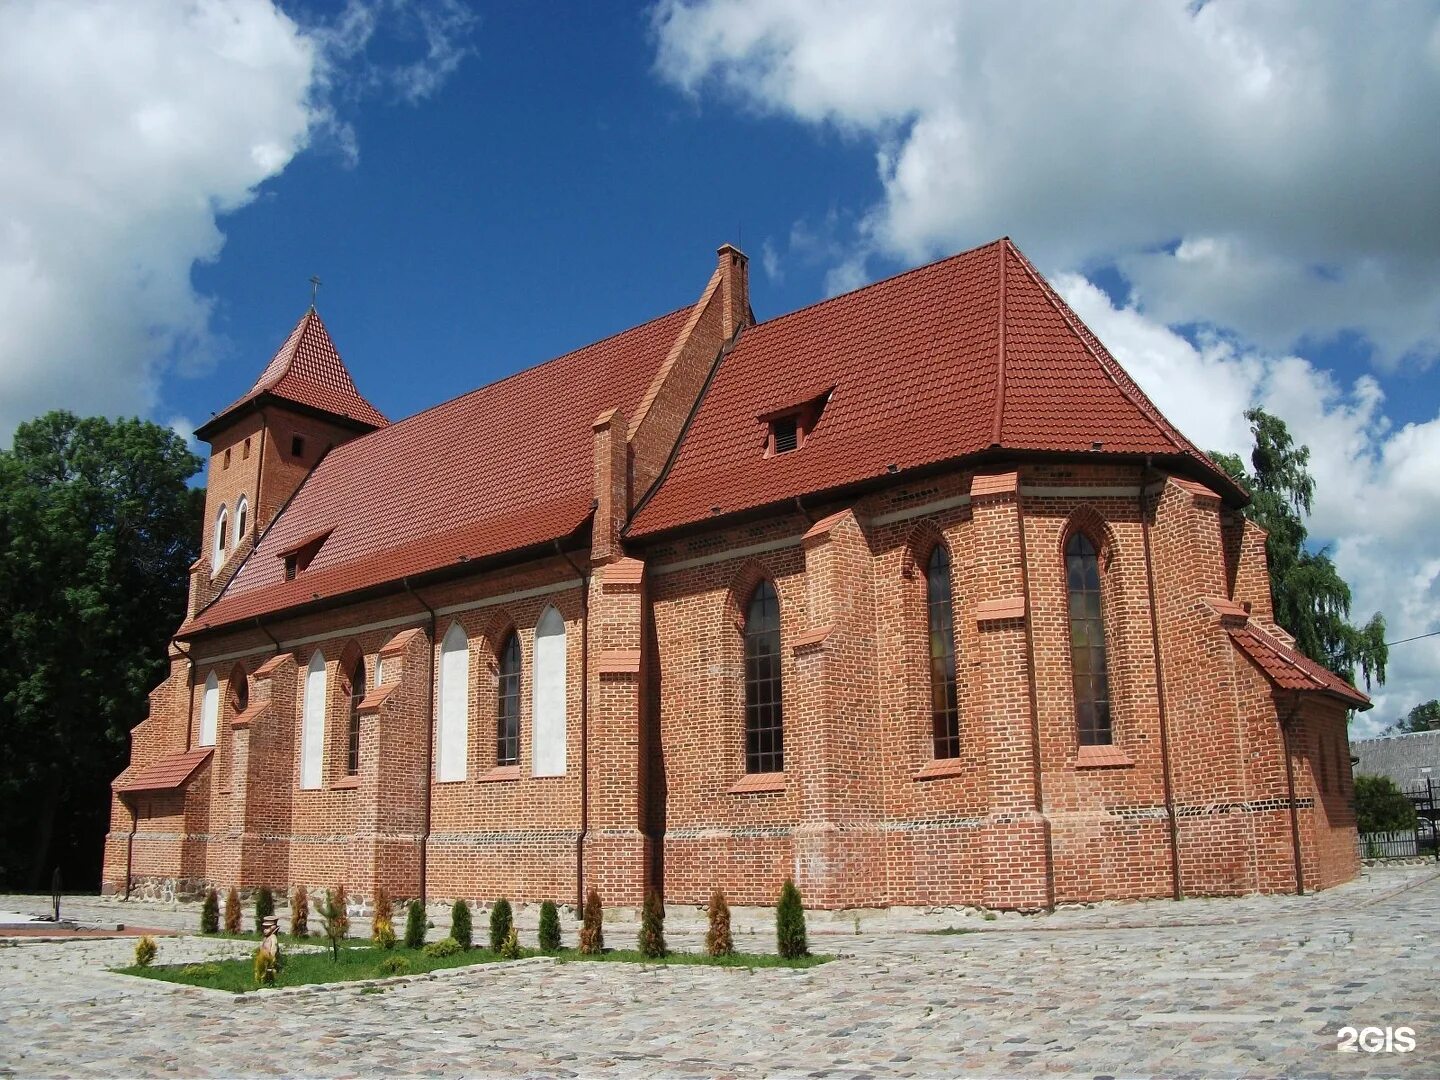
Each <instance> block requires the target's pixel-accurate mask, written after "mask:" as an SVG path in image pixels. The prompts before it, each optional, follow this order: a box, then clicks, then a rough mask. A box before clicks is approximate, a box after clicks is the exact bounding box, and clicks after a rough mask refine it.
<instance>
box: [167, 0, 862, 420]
mask: <svg viewBox="0 0 1440 1080" xmlns="http://www.w3.org/2000/svg"><path fill="white" fill-rule="evenodd" d="M561 11H563V12H564V14H563V16H562V15H561V14H560V12H561ZM617 11H618V12H621V13H620V14H618V15H617V14H615V12H617ZM471 40H472V48H473V52H472V53H471V54H470V55H469V56H467V57H466V59H465V61H464V62H463V63H462V64H461V66H460V68H459V69H458V70H457V71H456V73H455V75H454V76H453V77H452V78H451V79H450V80H449V81H447V83H446V84H445V86H444V87H443V89H441V90H440V91H439V92H438V93H437V94H436V95H435V96H434V97H433V98H432V99H430V100H427V101H426V102H424V103H422V104H420V105H418V106H415V105H409V104H405V103H403V102H398V101H394V100H390V101H386V100H378V101H373V102H366V103H365V105H364V106H363V107H362V108H360V109H358V110H357V111H356V112H355V113H354V114H353V117H352V123H353V124H354V126H355V129H356V135H357V137H358V144H359V160H358V163H357V164H355V165H354V166H353V167H352V166H350V165H348V164H347V162H346V161H345V159H344V157H343V156H342V155H341V154H340V153H339V152H338V150H336V149H335V148H331V149H330V150H329V151H327V150H325V149H323V148H322V149H320V150H318V151H316V152H309V153H306V154H302V155H300V156H299V157H297V158H296V159H295V161H294V162H293V163H292V164H291V165H290V166H289V167H288V168H287V169H286V170H285V171H284V172H283V173H281V174H280V175H279V176H276V177H275V178H274V179H272V180H269V181H267V182H266V183H265V185H264V188H263V194H262V195H261V196H260V198H259V199H257V200H256V201H255V202H254V203H252V204H251V205H249V206H247V207H245V208H244V209H242V210H240V211H239V212H237V213H235V214H233V215H230V216H229V217H227V218H226V219H224V223H223V226H222V227H223V229H224V231H225V234H226V237H227V240H226V245H225V250H224V252H223V254H222V256H221V258H220V259H219V261H218V262H216V263H215V264H213V265H210V266H201V267H199V268H197V271H196V273H195V281H196V285H197V288H198V289H199V290H200V291H201V292H203V293H206V294H208V295H212V296H214V297H216V298H217V300H218V303H219V308H218V311H217V318H216V320H215V327H216V328H217V330H218V331H220V332H221V333H223V334H224V336H225V337H226V338H227V339H228V342H227V343H226V344H227V346H228V348H227V352H228V354H229V355H228V356H227V358H226V360H225V362H224V363H222V364H220V365H218V366H217V367H216V368H215V370H214V371H213V372H212V373H211V374H209V375H207V376H206V377H204V378H200V379H195V380H186V381H183V382H178V383H176V382H172V383H171V384H169V385H168V386H167V387H166V388H165V389H164V391H163V396H164V400H165V403H166V405H167V406H168V407H170V408H172V409H174V410H175V411H176V412H177V413H179V414H182V415H186V416H190V417H191V418H192V419H197V420H198V419H200V418H203V417H204V416H205V415H206V414H207V413H208V411H209V410H210V409H212V408H216V407H219V406H220V405H223V404H224V403H226V402H228V401H230V400H232V399H233V398H234V397H236V396H238V395H239V394H240V393H241V392H243V390H244V389H245V387H246V386H248V384H249V382H250V381H252V380H253V379H254V377H255V375H256V374H257V373H258V372H259V370H260V369H261V367H263V365H264V363H265V360H266V359H267V358H268V357H269V355H270V353H271V352H272V351H273V350H274V348H275V346H276V345H277V344H278V343H279V341H280V340H283V338H284V336H285V334H286V333H287V332H288V331H289V329H290V326H291V325H292V324H293V322H294V321H295V319H297V318H298V317H299V315H300V313H301V312H302V311H303V310H304V307H305V305H306V303H307V302H308V297H309V285H308V284H307V283H306V279H307V278H308V277H309V276H310V274H311V273H316V274H318V275H319V276H320V277H321V279H322V280H323V281H324V285H323V286H322V288H321V296H320V303H319V305H318V306H319V309H320V312H321V314H322V316H323V317H324V318H325V320H326V324H327V325H328V326H329V328H330V331H331V333H332V335H333V336H334V337H335V339H336V342H337V344H338V346H339V348H340V349H341V352H342V355H343V356H344V358H345V360H346V362H347V363H348V364H349V365H350V367H351V370H352V372H353V374H354V375H355V378H356V380H357V382H358V383H359V385H360V387H361V388H362V390H363V391H365V392H366V393H367V394H369V395H370V396H371V397H372V398H373V399H374V401H375V403H376V405H377V406H378V407H379V408H381V409H382V410H383V411H384V412H386V414H387V415H390V416H392V417H398V416H404V415H408V414H410V413H412V412H415V411H417V410H419V409H423V408H426V407H428V406H430V405H433V404H435V403H436V402H438V401H442V400H445V399H446V398H449V397H453V396H455V395H457V394H460V393H463V392H465V391H467V390H470V389H473V388H474V387H476V386H478V385H480V384H482V383H484V382H488V381H490V380H492V379H494V378H497V377H500V376H503V375H506V374H508V373H510V372H512V371H514V370H516V369H518V368H521V367H525V366H528V365H530V364H532V363H536V362H538V361H541V360H544V359H547V358H549V357H551V356H554V355H558V354H559V353H561V352H564V351H566V350H568V349H571V348H574V347H576V346H578V345H582V344H585V343H586V342H589V341H592V340H595V339H596V338H599V337H603V336H605V335H607V334H610V333H613V332H615V331H618V330H622V329H624V328H625V327H627V326H631V325H634V324H635V323H637V322H641V321H644V320H645V319H648V318H650V317H652V316H654V315H658V314H661V313H663V312H665V311H669V310H671V309H673V308H676V307H679V306H681V305H684V304H690V303H693V302H694V300H695V299H696V297H697V296H698V295H699V293H700V290H701V289H702V288H703V287H704V285H705V282H706V280H707V279H708V278H709V275H710V272H711V271H712V270H713V269H714V260H715V249H716V248H717V247H718V246H719V245H720V244H721V243H723V242H727V241H729V242H735V241H736V239H737V238H743V242H744V244H745V246H746V247H747V248H748V249H749V250H750V251H751V253H752V254H753V256H754V263H755V267H754V269H755V275H754V276H755V283H754V303H755V306H756V309H757V315H758V316H759V317H762V318H764V317H766V316H771V315H775V314H778V313H780V312H783V311H786V310H789V309H791V308H794V307H799V306H801V305H803V304H806V303H809V302H811V301H813V300H815V299H817V298H819V297H820V296H823V295H824V291H823V288H824V278H825V273H826V270H827V269H828V267H827V266H826V265H825V264H824V263H823V262H821V261H819V259H818V257H817V259H816V261H814V262H813V263H812V264H811V265H808V266H807V265H795V264H792V265H787V266H786V268H785V271H784V273H783V278H781V279H779V280H776V279H774V278H771V277H769V276H768V275H766V274H765V273H764V270H763V268H762V266H761V265H760V262H761V259H760V244H761V242H762V241H763V239H764V238H765V237H767V236H768V237H785V236H787V235H788V234H789V231H790V228H791V225H792V223H793V222H795V221H798V220H802V219H805V218H807V217H809V218H817V217H818V218H821V219H823V218H824V216H825V215H826V214H827V213H828V212H829V211H830V210H831V208H837V209H839V208H845V207H854V208H858V207H863V206H864V205H866V204H868V203H869V202H871V201H873V200H874V199H875V198H876V197H877V195H878V191H879V184H878V181H877V179H876V177H875V173H874V167H873V156H874V152H873V149H872V148H871V147H870V146H868V145H866V144H865V143H863V142H861V141H860V140H858V139H854V138H844V137H841V136H838V135H835V134H833V133H823V132H822V133H806V132H803V131H799V130H797V129H796V125H795V124H794V123H792V122H790V121H787V120H784V119H781V118H775V117H770V118H761V117H757V116H754V115H753V114H749V113H748V111H747V110H739V109H736V108H734V107H726V106H722V105H715V106H711V105H708V104H706V103H703V102H698V101H694V100H690V99H687V98H686V97H685V96H684V95H683V94H682V93H680V92H678V91H677V90H676V89H675V88H674V87H673V86H670V85H667V84H665V83H663V82H662V81H661V80H660V79H659V78H657V77H656V75H655V73H654V70H653V65H654V55H655V53H654V45H653V35H652V34H651V31H650V20H649V16H648V13H647V9H646V8H644V7H638V6H637V7H635V8H633V9H630V10H625V9H623V8H621V7H620V6H618V5H617V6H615V7H614V8H612V7H610V6H607V5H593V4H572V5H545V6H544V10H543V11H542V10H541V9H540V8H539V7H537V6H536V5H528V4H501V5H494V6H488V5H487V6H486V7H485V8H484V10H483V14H482V16H481V18H480V19H479V22H478V25H477V27H476V28H475V30H474V33H473V37H472V39H471ZM396 361H401V362H402V363H403V368H404V371H405V377H404V378H403V379H397V378H395V371H396V368H395V366H394V365H395V363H396Z"/></svg>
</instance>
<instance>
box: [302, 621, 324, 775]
mask: <svg viewBox="0 0 1440 1080" xmlns="http://www.w3.org/2000/svg"><path fill="white" fill-rule="evenodd" d="M324 762H325V654H324V653H322V652H321V651H320V650H319V649H316V650H315V655H314V656H312V657H310V666H309V667H307V668H306V669H305V703H304V707H303V710H302V712H301V714H300V786H301V787H302V788H305V789H307V790H309V789H313V788H318V787H319V786H320V782H321V778H322V777H323V775H324Z"/></svg>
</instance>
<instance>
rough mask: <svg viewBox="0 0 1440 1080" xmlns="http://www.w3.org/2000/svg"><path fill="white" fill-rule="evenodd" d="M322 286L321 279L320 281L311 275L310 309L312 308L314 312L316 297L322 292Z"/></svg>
mask: <svg viewBox="0 0 1440 1080" xmlns="http://www.w3.org/2000/svg"><path fill="white" fill-rule="evenodd" d="M321 284H322V282H321V281H320V279H319V278H318V277H316V276H315V275H314V274H311V275H310V308H311V310H314V308H315V297H316V295H317V294H318V293H319V292H320V286H321Z"/></svg>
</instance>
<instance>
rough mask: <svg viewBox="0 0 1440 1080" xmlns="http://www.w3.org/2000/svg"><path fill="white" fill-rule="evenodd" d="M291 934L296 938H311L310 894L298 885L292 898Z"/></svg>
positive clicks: (302, 886)
mask: <svg viewBox="0 0 1440 1080" xmlns="http://www.w3.org/2000/svg"><path fill="white" fill-rule="evenodd" d="M290 933H292V934H294V935H295V936H296V937H309V936H310V894H309V893H308V892H306V891H305V886H304V885H296V886H295V893H294V895H293V896H291V897H290Z"/></svg>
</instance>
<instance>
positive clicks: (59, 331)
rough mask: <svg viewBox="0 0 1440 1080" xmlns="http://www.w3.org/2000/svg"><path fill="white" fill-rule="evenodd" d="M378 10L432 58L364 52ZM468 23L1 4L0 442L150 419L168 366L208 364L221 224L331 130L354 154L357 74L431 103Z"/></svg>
mask: <svg viewBox="0 0 1440 1080" xmlns="http://www.w3.org/2000/svg"><path fill="white" fill-rule="evenodd" d="M447 12H448V13H449V17H448V18H447ZM367 15H368V17H369V22H368V29H367V30H366V31H365V32H364V33H363V34H362V33H351V34H349V35H346V34H343V33H341V31H340V29H338V28H339V27H340V26H341V25H342V23H343V22H344V21H345V20H351V21H352V22H353V21H356V20H359V21H362V22H363V21H365V18H366V16H367ZM379 21H388V24H390V25H393V26H395V27H397V28H399V29H404V28H406V27H412V26H413V27H415V28H417V29H416V30H415V34H416V36H417V38H419V39H421V48H422V50H423V52H422V55H421V57H420V58H419V59H418V60H415V61H411V62H407V63H406V64H404V65H402V66H401V67H399V68H393V69H384V68H380V67H377V66H375V65H373V64H370V63H369V62H368V61H364V60H363V57H364V50H365V46H366V45H367V44H368V42H369V40H370V38H371V37H372V36H373V35H374V32H375V31H374V26H375V23H376V22H379ZM468 28H469V23H468V22H466V21H465V20H464V19H460V18H458V17H455V16H454V11H453V5H451V4H449V3H440V4H432V5H427V6H425V7H423V8H419V9H414V8H412V5H409V4H406V3H402V2H401V0H373V2H369V3H367V2H362V0H350V3H349V4H348V6H347V8H346V9H345V10H344V12H342V15H341V16H340V17H339V18H337V20H336V22H335V23H333V24H325V25H316V26H310V27H302V26H300V25H297V23H296V22H295V21H294V20H293V19H291V18H290V17H289V16H288V15H286V13H285V12H284V11H282V10H281V9H280V8H279V7H278V6H277V5H276V4H275V3H273V2H272V0H6V2H4V3H0V443H7V442H8V440H9V436H10V433H11V432H12V431H13V429H14V427H15V425H16V424H17V423H19V422H20V421H22V420H25V419H28V418H29V417H32V416H35V415H37V414H38V413H41V412H44V411H46V410H48V409H52V408H60V407H63V408H68V409H71V410H72V411H75V412H79V413H82V414H83V413H105V414H112V415H113V414H117V413H140V414H150V413H152V412H153V411H154V409H155V408H156V407H157V405H158V403H159V402H158V398H159V395H158V387H159V380H160V379H161V377H162V376H163V375H165V374H167V373H170V372H175V371H178V372H180V373H182V374H183V373H186V372H192V373H193V372H195V371H199V370H204V369H205V368H206V367H207V366H208V364H209V363H211V362H212V359H213V353H214V351H215V342H214V340H213V338H212V336H211V332H210V313H211V300H210V299H209V298H207V297H205V296H202V295H200V294H198V293H197V292H196V291H195V289H194V287H193V285H192V283H191V280H190V274H191V270H192V268H193V267H194V266H195V264H196V263H200V262H205V261H207V260H213V259H215V258H217V257H218V256H219V254H220V252H221V249H222V247H223V244H224V235H223V233H222V231H221V225H222V223H223V219H224V215H226V214H227V213H232V212H234V211H236V210H238V209H239V208H241V207H243V206H245V205H246V204H248V203H249V202H251V201H252V200H253V199H254V198H255V196H256V194H257V190H258V189H259V187H260V186H261V185H262V184H264V183H265V181H267V180H269V179H271V178H273V177H275V176H277V175H278V174H280V173H281V172H282V171H283V170H284V169H285V168H286V167H287V166H288V165H289V163H290V162H291V161H292V160H293V159H294V158H295V156H296V155H297V154H299V153H301V152H302V151H304V150H305V149H306V147H307V146H310V145H312V144H313V143H314V142H315V141H316V140H317V138H319V137H324V136H331V135H334V136H338V145H340V146H341V148H342V149H344V150H346V151H347V152H350V153H351V154H353V136H351V135H350V133H349V131H348V128H347V126H346V125H345V123H344V122H343V120H342V119H340V117H339V115H338V113H337V110H336V106H335V104H334V102H335V101H337V100H341V99H345V98H346V94H344V93H342V90H345V89H346V88H347V87H349V86H350V85H351V84H350V83H349V82H348V81H347V80H349V79H350V78H351V77H352V74H354V73H355V72H357V71H360V74H362V75H363V79H362V80H361V81H362V82H363V83H365V84H366V85H371V86H373V85H375V84H376V80H377V79H378V78H379V76H378V75H377V74H376V72H384V71H386V70H389V71H390V76H391V77H390V82H389V83H388V84H387V85H389V87H390V88H391V90H392V92H393V94H394V96H396V97H398V98H400V99H402V100H415V99H417V98H419V97H423V96H424V95H425V94H427V93H430V92H432V91H433V90H434V88H435V87H436V86H437V85H438V84H439V81H440V80H443V78H444V77H445V75H447V74H448V73H449V72H450V71H452V70H453V69H454V65H455V64H456V63H458V62H459V59H458V58H459V56H460V55H463V44H462V42H461V41H460V38H459V35H461V34H463V32H465V31H466V30H468ZM342 45H343V47H342ZM362 67H363V71H361V70H360V69H362ZM356 77H357V78H359V77H360V75H356ZM371 92H372V93H373V90H372V91H371Z"/></svg>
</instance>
